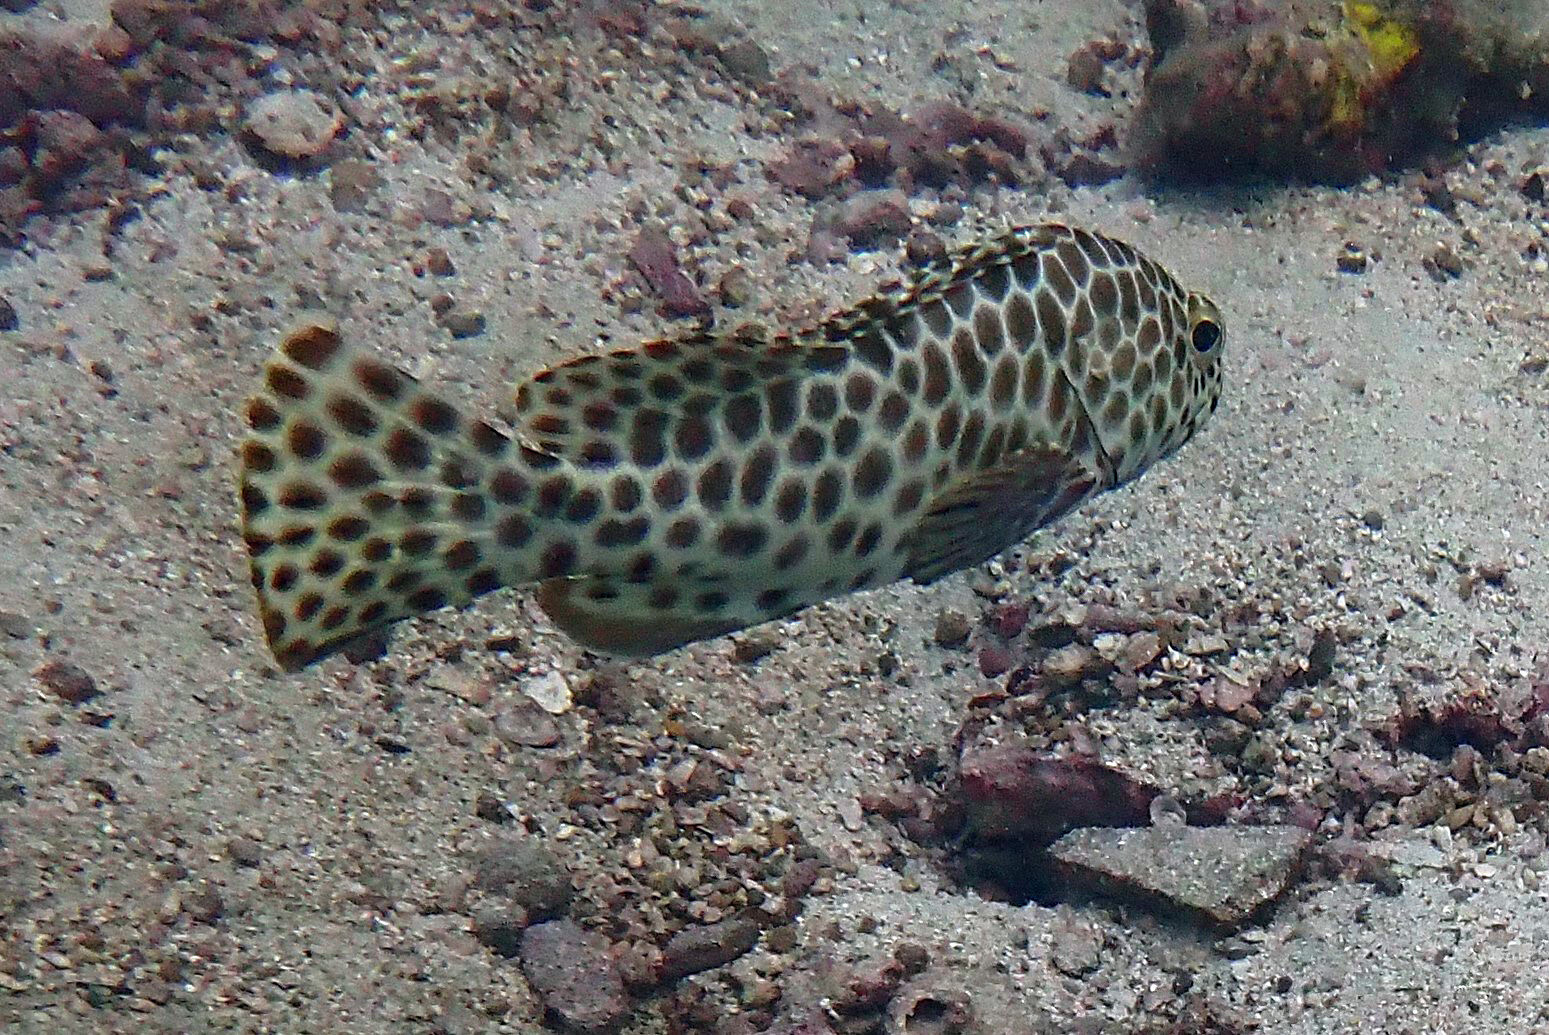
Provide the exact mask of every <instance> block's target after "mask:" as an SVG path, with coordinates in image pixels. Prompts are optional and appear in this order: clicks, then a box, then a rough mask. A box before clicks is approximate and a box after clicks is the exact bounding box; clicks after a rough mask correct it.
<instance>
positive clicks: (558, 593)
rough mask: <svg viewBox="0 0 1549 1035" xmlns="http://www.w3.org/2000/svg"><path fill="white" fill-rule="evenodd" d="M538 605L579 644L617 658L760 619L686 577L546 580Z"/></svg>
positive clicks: (732, 629) (672, 645) (678, 644)
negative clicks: (645, 580) (735, 608)
mask: <svg viewBox="0 0 1549 1035" xmlns="http://www.w3.org/2000/svg"><path fill="white" fill-rule="evenodd" d="M702 604H716V605H718V606H715V607H709V606H701V605H702ZM538 606H539V607H541V608H543V610H544V613H546V614H547V615H548V616H549V618H550V619H552V620H553V622H554V624H555V625H557V626H559V627H560V629H562V630H564V632H565V634H566V635H568V636H569V637H570V638H571V639H573V640H575V641H576V642H577V643H579V644H580V645H581V646H583V647H585V648H587V649H588V650H592V651H596V652H597V653H599V654H611V655H614V656H617V657H637V658H644V657H651V656H652V655H656V654H665V653H666V652H667V651H670V650H673V649H675V648H677V647H682V646H684V645H685V644H689V643H694V642H696V641H698V640H708V639H712V638H714V637H716V636H720V635H722V634H724V633H729V632H735V631H736V630H738V629H742V628H745V627H747V626H748V625H751V624H754V623H755V622H758V621H760V620H761V618H760V617H753V618H751V619H749V618H748V617H744V616H741V615H737V614H734V613H732V612H731V611H729V610H727V608H728V607H729V606H730V601H729V600H728V599H727V595H726V594H725V593H724V591H722V590H720V589H717V588H715V587H713V586H711V585H709V584H707V583H695V582H693V581H692V580H688V581H687V582H683V581H680V580H674V582H673V584H672V585H670V586H669V585H666V584H663V583H633V582H626V581H623V580H619V579H612V578H608V577H605V576H581V577H576V578H563V579H549V580H548V581H546V582H543V583H540V584H539V586H538Z"/></svg>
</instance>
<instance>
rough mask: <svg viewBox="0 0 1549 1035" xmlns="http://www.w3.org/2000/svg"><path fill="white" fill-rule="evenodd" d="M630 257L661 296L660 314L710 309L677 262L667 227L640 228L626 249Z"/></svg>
mask: <svg viewBox="0 0 1549 1035" xmlns="http://www.w3.org/2000/svg"><path fill="white" fill-rule="evenodd" d="M629 261H630V262H631V263H632V264H634V267H635V269H637V270H639V271H640V275H641V276H642V277H644V278H645V281H646V283H647V284H649V285H650V287H651V290H652V291H654V292H655V293H656V296H657V297H658V298H660V299H661V302H662V304H661V314H662V315H663V316H667V317H672V318H678V317H684V316H704V315H705V314H707V313H709V312H710V303H709V302H707V301H705V298H704V296H703V295H701V294H700V293H699V289H698V288H697V287H695V286H694V282H693V281H692V280H690V279H689V278H688V275H687V274H686V273H684V272H683V268H682V267H681V266H679V265H678V253H677V249H676V248H675V247H674V246H673V243H672V240H671V239H670V238H669V237H668V236H667V233H666V231H664V230H660V229H657V228H655V227H646V228H644V229H642V230H641V231H640V233H639V235H638V236H636V238H635V243H634V244H633V245H632V246H631V247H630V249H629Z"/></svg>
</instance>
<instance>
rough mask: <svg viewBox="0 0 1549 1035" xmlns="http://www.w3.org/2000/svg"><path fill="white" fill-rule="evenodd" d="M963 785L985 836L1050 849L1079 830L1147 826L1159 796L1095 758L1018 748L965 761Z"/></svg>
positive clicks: (973, 824)
mask: <svg viewBox="0 0 1549 1035" xmlns="http://www.w3.org/2000/svg"><path fill="white" fill-rule="evenodd" d="M959 786H960V789H961V791H960V792H961V795H962V797H963V800H964V803H965V805H966V806H967V811H968V824H969V828H970V829H971V830H972V831H973V833H974V834H975V835H976V836H977V837H979V838H984V839H991V840H996V839H1005V838H1016V839H1030V840H1034V841H1041V842H1044V843H1047V842H1049V841H1052V840H1054V839H1055V838H1056V837H1058V836H1060V835H1061V834H1063V833H1064V832H1065V831H1067V830H1071V829H1074V828H1076V827H1088V826H1119V827H1122V826H1141V825H1144V824H1146V823H1148V822H1149V821H1150V811H1149V810H1150V804H1151V799H1152V798H1154V797H1155V796H1156V794H1157V793H1158V792H1157V789H1156V788H1155V787H1151V786H1148V785H1146V784H1142V783H1140V782H1139V781H1138V780H1134V779H1132V778H1131V777H1129V776H1126V775H1125V774H1124V773H1121V772H1120V771H1118V770H1117V769H1113V768H1110V767H1108V766H1105V765H1103V764H1102V763H1101V762H1098V761H1096V760H1094V759H1090V758H1080V757H1073V758H1056V757H1051V756H1047V755H1042V754H1039V753H1038V752H1036V751H1034V750H1033V749H1032V747H1031V746H1029V745H1026V744H1015V743H1014V744H1004V745H997V746H995V747H990V748H983V749H980V750H977V751H973V752H970V753H968V754H966V755H964V757H963V761H962V764H961V766H960V769H959Z"/></svg>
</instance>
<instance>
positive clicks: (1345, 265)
mask: <svg viewBox="0 0 1549 1035" xmlns="http://www.w3.org/2000/svg"><path fill="white" fill-rule="evenodd" d="M1334 265H1335V266H1336V267H1338V269H1339V272H1341V273H1365V272H1366V252H1365V251H1363V250H1362V249H1361V247H1360V245H1358V244H1356V243H1355V242H1354V241H1346V242H1345V247H1344V249H1343V250H1341V251H1340V253H1339V255H1338V257H1337V258H1335V259H1334Z"/></svg>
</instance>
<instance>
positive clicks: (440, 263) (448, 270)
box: [425, 248, 457, 277]
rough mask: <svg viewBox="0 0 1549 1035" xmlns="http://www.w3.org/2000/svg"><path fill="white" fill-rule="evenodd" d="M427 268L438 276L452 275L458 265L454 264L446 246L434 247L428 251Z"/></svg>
mask: <svg viewBox="0 0 1549 1035" xmlns="http://www.w3.org/2000/svg"><path fill="white" fill-rule="evenodd" d="M425 268H426V269H428V270H429V271H430V272H431V273H434V274H435V275H436V276H438V277H450V276H452V274H454V273H456V272H457V267H456V266H453V265H452V257H451V256H450V255H448V254H447V251H446V249H445V248H432V249H430V251H428V252H426V253H425Z"/></svg>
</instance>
